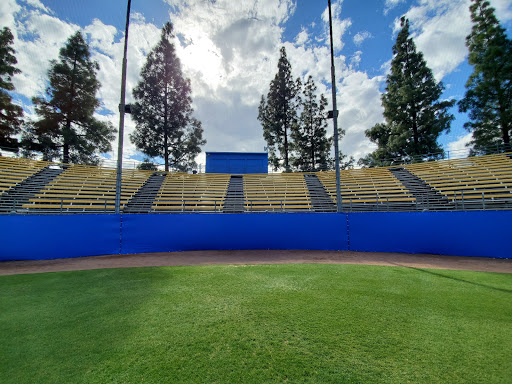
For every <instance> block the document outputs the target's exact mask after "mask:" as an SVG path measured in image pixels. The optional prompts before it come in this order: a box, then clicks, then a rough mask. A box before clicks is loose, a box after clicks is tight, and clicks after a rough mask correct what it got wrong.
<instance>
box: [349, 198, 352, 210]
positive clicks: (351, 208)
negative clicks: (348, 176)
mask: <svg viewBox="0 0 512 384" xmlns="http://www.w3.org/2000/svg"><path fill="white" fill-rule="evenodd" d="M349 201H350V212H352V199H350V200H349Z"/></svg>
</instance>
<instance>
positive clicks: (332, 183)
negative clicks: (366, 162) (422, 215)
mask: <svg viewBox="0 0 512 384" xmlns="http://www.w3.org/2000/svg"><path fill="white" fill-rule="evenodd" d="M316 175H317V177H318V179H319V180H320V181H321V182H322V184H323V185H324V187H325V189H326V190H327V192H328V193H329V195H330V196H331V198H332V200H333V201H334V202H336V200H337V199H336V174H335V172H334V171H324V172H317V173H316ZM340 190H341V200H342V202H343V203H344V204H354V205H357V204H379V203H392V204H397V203H402V204H404V203H405V204H411V203H413V202H415V201H416V199H415V198H414V197H413V196H412V194H411V193H410V192H409V191H408V190H407V188H405V187H404V186H403V185H402V183H401V182H400V181H399V180H398V179H397V178H396V177H395V176H394V175H393V174H392V173H391V172H390V171H389V169H387V168H365V169H350V170H342V171H340Z"/></svg>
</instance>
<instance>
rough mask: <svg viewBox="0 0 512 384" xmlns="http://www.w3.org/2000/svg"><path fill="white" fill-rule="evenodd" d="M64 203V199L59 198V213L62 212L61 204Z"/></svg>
mask: <svg viewBox="0 0 512 384" xmlns="http://www.w3.org/2000/svg"><path fill="white" fill-rule="evenodd" d="M63 203H64V199H63V198H62V197H61V198H60V213H62V204H63Z"/></svg>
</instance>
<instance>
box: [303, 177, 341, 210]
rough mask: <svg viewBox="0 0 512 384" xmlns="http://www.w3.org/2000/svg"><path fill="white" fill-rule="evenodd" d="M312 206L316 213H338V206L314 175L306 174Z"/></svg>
mask: <svg viewBox="0 0 512 384" xmlns="http://www.w3.org/2000/svg"><path fill="white" fill-rule="evenodd" d="M304 180H305V181H306V186H307V187H308V191H309V198H310V199H311V205H312V207H313V210H314V211H315V212H336V205H335V204H334V201H332V199H331V196H329V194H328V193H327V191H326V190H325V188H324V186H323V184H322V183H321V182H320V180H318V177H317V176H316V175H315V174H314V173H306V174H304Z"/></svg>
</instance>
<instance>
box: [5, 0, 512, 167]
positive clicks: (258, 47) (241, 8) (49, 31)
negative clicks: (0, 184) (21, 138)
mask: <svg viewBox="0 0 512 384" xmlns="http://www.w3.org/2000/svg"><path fill="white" fill-rule="evenodd" d="M469 4H470V1H469V0H416V1H407V0H380V1H379V0H365V1H361V0H341V1H335V0H333V1H332V12H333V35H334V53H335V68H336V89H337V103H338V110H339V111H340V117H339V120H338V124H339V125H340V126H341V127H342V128H343V129H344V130H345V131H346V134H345V136H344V137H343V138H342V140H341V142H340V150H341V152H342V153H343V154H346V155H349V156H354V157H355V159H356V160H358V159H359V158H361V157H362V156H364V155H366V154H368V153H370V152H372V151H373V150H374V149H375V148H376V146H375V145H374V144H372V143H371V142H370V141H369V140H368V139H367V138H366V137H365V135H364V131H365V130H367V129H369V128H371V127H372V126H374V125H375V124H377V123H380V122H383V121H384V118H383V116H382V112H383V108H382V104H381V94H382V92H384V90H385V87H386V75H387V73H388V72H389V68H390V63H391V60H392V57H393V55H392V46H393V44H394V43H395V39H396V35H397V33H398V30H399V28H400V27H399V20H400V17H401V16H403V15H405V16H406V17H407V18H408V19H409V21H410V31H411V35H412V37H413V38H414V41H415V43H416V46H417V49H418V50H419V51H421V52H423V54H424V57H425V60H426V62H427V65H428V66H429V67H430V68H431V69H432V71H433V73H434V76H435V77H436V79H437V80H438V81H442V82H443V84H444V86H445V92H444V94H443V95H442V97H441V98H442V99H452V98H453V99H456V100H460V99H461V98H462V97H463V96H464V92H465V87H464V85H465V83H466V81H467V79H468V76H469V75H470V73H471V71H472V68H471V66H469V65H468V63H467V56H468V52H467V48H466V46H465V38H466V36H467V35H468V34H469V32H470V31H471V20H470V14H469ZM126 5H127V1H126V0H122V1H118V0H108V1H105V0H101V1H100V0H2V1H1V2H0V26H1V27H4V26H7V27H9V28H10V29H11V31H12V32H13V35H14V49H15V50H16V57H17V59H18V64H17V67H18V68H19V69H20V70H21V71H22V73H21V74H19V75H16V76H15V77H14V79H13V83H14V85H15V87H16V90H15V91H14V92H13V94H12V95H13V98H14V100H15V102H16V103H18V104H20V105H22V107H23V108H24V110H25V115H26V117H27V118H28V119H36V118H37V116H36V115H35V114H34V109H33V106H32V103H31V99H32V97H34V96H42V95H43V94H44V91H45V88H46V87H47V86H48V83H47V73H48V69H49V63H50V60H54V59H58V54H59V49H60V48H61V47H62V46H63V45H64V44H65V43H66V40H67V39H68V38H69V37H70V36H71V35H72V34H74V33H75V32H76V31H77V30H80V31H82V33H83V34H84V36H85V37H86V40H87V42H88V44H89V47H90V50H91V56H92V59H93V60H95V61H97V62H98V63H99V66H100V70H99V71H98V79H99V81H100V82H101V84H102V86H101V89H100V91H99V93H98V95H97V96H98V97H99V99H100V100H101V108H99V109H98V110H97V112H96V116H97V117H98V118H99V119H102V120H105V121H111V122H112V123H113V124H114V126H115V127H118V126H119V113H118V112H117V110H118V107H117V106H118V104H119V99H120V89H121V68H122V57H123V44H124V30H125V21H126ZM491 5H492V6H493V7H494V8H495V9H496V15H497V17H498V19H499V20H500V22H501V24H502V26H503V27H505V28H506V30H507V34H508V36H509V37H510V36H512V33H511V32H512V0H491ZM167 21H171V22H172V23H173V25H174V31H175V33H176V39H175V46H176V50H177V54H178V57H179V58H180V60H181V64H182V70H183V73H184V75H185V76H186V77H187V78H189V79H190V80H191V85H192V99H193V108H194V110H195V112H194V116H195V117H197V118H198V119H199V120H200V121H201V122H202V124H203V128H204V137H205V138H206V140H207V144H206V145H205V146H204V147H203V152H202V153H201V154H200V155H199V156H198V157H197V161H198V163H202V164H203V165H202V167H203V169H204V162H205V152H209V151H230V152H238V151H241V152H263V151H264V148H265V146H266V143H265V141H264V139H263V130H262V128H261V125H260V124H259V122H258V120H257V115H258V105H259V101H260V99H261V95H266V94H267V92H268V87H269V84H270V81H271V80H272V79H273V77H274V76H275V74H276V72H277V62H278V59H279V49H280V48H281V47H282V46H284V47H285V48H286V52H287V55H288V59H289V61H290V63H291V67H292V74H293V76H294V77H300V78H301V79H303V80H305V79H307V77H308V76H309V75H311V76H312V77H313V79H314V81H315V83H316V84H317V86H318V92H319V93H323V94H324V95H325V96H326V97H327V98H328V100H329V103H330V104H329V109H332V103H331V84H330V83H331V72H330V46H329V35H328V33H329V30H328V10H327V1H318V0H295V1H293V0H236V1H234V0H132V3H131V16H130V30H129V36H128V69H127V98H126V102H127V103H130V102H133V101H134V100H133V97H132V89H133V88H134V87H135V86H136V85H137V83H138V81H139V80H140V70H141V68H142V66H143V65H144V62H145V58H146V56H147V54H148V53H149V52H150V51H151V49H152V48H153V47H154V46H155V45H156V44H157V43H158V41H159V39H160V29H161V28H162V26H163V25H164V24H165V23H166V22H167ZM451 112H452V113H453V114H454V115H455V121H454V122H453V123H452V126H451V130H450V132H449V133H446V134H443V135H442V136H441V137H440V139H439V142H440V144H441V145H442V146H443V148H444V149H445V151H450V152H451V153H452V156H456V155H457V154H459V155H460V154H462V153H464V150H465V144H466V143H467V142H469V140H470V138H471V136H470V135H471V134H470V133H468V132H467V131H466V130H465V129H464V128H463V125H464V123H465V122H466V121H467V115H465V114H461V113H458V109H457V107H455V108H453V110H452V111H451ZM134 129H135V125H134V123H133V122H132V120H131V118H130V116H129V115H127V117H126V120H125V135H124V150H123V158H124V162H125V164H126V165H128V166H129V165H130V164H135V163H137V162H138V161H140V160H142V154H141V153H140V152H138V151H137V149H136V148H135V147H134V145H133V144H132V143H131V142H130V140H129V138H128V137H129V134H130V133H131V132H133V130H134ZM329 129H330V132H329V134H332V131H333V130H332V125H331V124H330V125H329ZM117 140H118V139H117V138H116V140H115V141H114V142H113V143H112V148H113V151H112V152H110V153H108V154H105V156H106V157H107V158H110V159H116V158H117V152H116V151H117ZM105 164H108V161H107V162H106V163H105Z"/></svg>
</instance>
